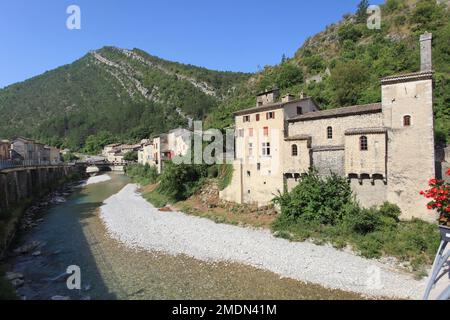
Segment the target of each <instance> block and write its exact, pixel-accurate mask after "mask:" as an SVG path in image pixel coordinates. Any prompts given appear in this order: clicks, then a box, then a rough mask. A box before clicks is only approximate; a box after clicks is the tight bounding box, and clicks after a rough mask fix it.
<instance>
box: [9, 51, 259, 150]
mask: <svg viewBox="0 0 450 320" xmlns="http://www.w3.org/2000/svg"><path fill="white" fill-rule="evenodd" d="M249 77H250V75H248V74H244V73H232V72H218V71H211V70H207V69H205V68H199V67H194V66H191V65H183V64H180V63H175V62H169V61H165V60H162V59H159V58H157V57H154V56H151V55H148V54H147V53H145V52H143V51H141V50H138V49H134V50H131V51H130V50H124V49H118V48H113V47H105V48H102V49H100V50H96V51H92V52H90V53H88V54H87V55H86V56H84V57H83V58H81V59H80V60H78V61H76V62H74V63H72V64H69V65H66V66H63V67H60V68H58V69H55V70H52V71H49V72H46V73H44V74H42V75H40V76H37V77H35V78H32V79H29V80H27V81H25V82H22V83H18V84H14V85H12V86H9V87H7V88H5V89H3V90H0V114H1V115H2V116H1V117H0V137H5V138H7V137H11V136H13V135H23V136H27V137H33V138H37V139H40V140H42V141H45V142H48V143H51V144H52V145H57V146H62V147H69V148H72V149H79V148H81V147H83V146H84V145H85V142H86V140H87V139H88V138H89V140H90V141H91V142H92V141H96V140H98V141H101V142H109V141H117V140H122V141H127V140H130V141H131V140H137V139H141V138H144V137H148V136H149V135H151V134H157V133H161V132H164V131H166V130H169V129H172V128H174V127H177V126H186V125H187V123H188V119H189V118H194V119H202V118H203V117H204V116H205V115H206V114H207V113H208V112H210V111H211V110H212V109H214V108H215V107H216V106H217V105H218V103H219V102H220V101H222V100H223V99H224V98H225V97H226V96H227V95H229V94H230V93H231V92H232V91H233V90H234V88H235V87H236V86H237V85H238V84H239V83H241V82H243V81H245V80H247V79H248V78H249Z"/></svg>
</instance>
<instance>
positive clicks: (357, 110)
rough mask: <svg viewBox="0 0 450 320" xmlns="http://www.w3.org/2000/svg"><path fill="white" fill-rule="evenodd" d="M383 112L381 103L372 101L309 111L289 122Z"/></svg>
mask: <svg viewBox="0 0 450 320" xmlns="http://www.w3.org/2000/svg"><path fill="white" fill-rule="evenodd" d="M378 112H381V103H371V104H365V105H357V106H351V107H343V108H336V109H330V110H322V111H316V112H308V113H306V114H303V115H300V116H296V117H293V118H291V119H289V120H288V121H289V122H296V121H306V120H316V119H324V118H334V117H344V116H352V115H358V114H366V113H378Z"/></svg>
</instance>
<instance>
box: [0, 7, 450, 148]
mask: <svg viewBox="0 0 450 320" xmlns="http://www.w3.org/2000/svg"><path fill="white" fill-rule="evenodd" d="M366 6H367V1H362V2H361V4H360V6H359V8H357V9H358V10H357V12H356V13H355V14H347V15H345V16H344V17H343V19H342V21H340V22H338V23H335V24H331V25H329V26H328V27H327V28H326V29H325V30H324V31H323V32H321V33H319V34H317V35H315V36H313V37H311V38H309V39H307V40H306V41H305V43H304V44H303V46H302V47H301V48H300V49H299V50H298V51H297V52H296V53H295V55H294V56H293V57H291V58H286V57H284V56H283V58H282V61H281V63H280V64H279V65H276V66H266V67H265V68H264V69H263V70H261V71H260V72H258V73H256V74H244V73H233V72H219V71H211V70H208V69H205V68H199V67H195V66H191V65H184V64H180V63H176V62H170V61H166V60H163V59H160V58H157V57H154V56H151V55H149V54H147V53H145V52H144V51H142V50H139V49H133V50H124V49H119V48H114V47H105V48H102V49H100V50H96V51H92V52H90V53H89V54H87V55H86V56H84V57H83V58H81V59H80V60H78V61H75V62H74V63H72V64H69V65H66V66H63V67H60V68H58V69H55V70H52V71H49V72H46V73H44V74H42V75H40V76H38V77H35V78H32V79H29V80H27V81H25V82H22V83H18V84H15V85H12V86H9V87H7V88H5V89H3V90H0V114H1V115H2V117H0V137H1V138H8V137H11V136H14V135H23V136H28V137H32V138H37V139H40V140H42V141H44V142H47V143H50V144H52V145H55V146H60V147H68V148H71V149H74V150H78V149H81V148H84V149H85V151H86V152H94V151H96V150H98V148H99V147H101V146H102V145H105V144H107V143H110V142H115V141H122V142H131V141H136V140H139V139H142V138H145V137H148V136H150V135H153V134H158V133H161V132H164V131H167V130H169V129H172V128H175V127H178V126H186V125H187V124H188V122H189V120H191V119H206V127H215V128H224V127H226V126H229V125H231V124H232V122H233V118H232V113H233V112H234V111H237V110H239V109H243V108H248V107H251V106H254V105H255V95H256V93H258V92H260V91H263V90H265V89H267V88H272V87H279V88H280V89H281V91H282V94H285V93H292V94H299V93H300V92H301V91H303V92H304V93H305V94H307V95H309V96H312V97H313V98H314V99H315V100H316V101H317V102H318V103H319V104H320V105H321V107H322V108H323V109H329V108H337V107H343V106H348V105H353V104H364V103H372V102H378V101H380V100H381V90H380V81H379V79H380V78H382V77H385V76H389V75H394V74H399V73H406V72H416V71H418V70H419V68H420V59H419V41H418V40H419V36H420V34H422V33H424V32H425V31H429V32H432V33H433V38H434V41H433V68H434V70H435V97H434V98H435V100H434V102H435V118H436V136H437V141H438V142H440V143H444V142H445V141H446V140H447V141H450V108H449V105H450V13H449V9H448V7H447V6H446V5H445V4H441V5H438V4H437V3H436V0H387V1H386V2H385V4H384V5H382V23H381V30H376V29H374V30H370V29H368V28H367V26H366V20H367V16H366V14H365V8H366ZM293 41H295V39H293ZM317 75H320V76H321V77H322V78H323V81H321V82H314V81H312V82H311V81H308V80H310V79H311V77H313V76H317Z"/></svg>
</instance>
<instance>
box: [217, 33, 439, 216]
mask: <svg viewBox="0 0 450 320" xmlns="http://www.w3.org/2000/svg"><path fill="white" fill-rule="evenodd" d="M431 42H432V35H431V34H428V33H427V34H424V35H422V36H421V37H420V48H421V70H420V72H416V73H412V74H403V75H398V76H390V77H386V78H384V79H381V94H382V101H381V102H380V103H373V104H367V105H357V106H351V107H345V108H337V109H332V110H320V107H319V106H318V105H317V103H315V101H314V100H313V99H312V98H310V97H304V96H300V97H299V98H298V99H295V98H294V97H292V96H290V95H287V96H285V97H283V98H282V99H281V101H280V102H278V97H279V94H278V90H272V91H268V92H264V93H262V94H260V95H258V96H257V106H256V107H253V108H249V109H245V110H240V111H238V112H235V113H234V119H235V130H236V138H235V140H236V141H235V145H236V151H235V160H234V162H233V167H234V174H233V178H232V182H231V184H230V185H229V186H228V187H227V188H226V189H225V190H223V191H221V192H220V197H221V198H222V199H224V200H228V201H233V202H237V203H255V204H257V205H259V206H264V205H267V204H269V203H270V202H271V199H273V198H274V196H276V195H277V194H278V192H283V190H286V191H289V190H291V189H292V188H294V187H295V185H296V184H297V182H298V180H299V179H300V177H301V175H302V174H304V173H305V172H307V171H308V170H309V168H311V167H314V168H316V169H317V170H318V172H319V174H321V175H327V174H330V172H334V173H337V174H339V175H341V176H344V177H346V178H347V179H348V180H349V182H350V184H351V187H352V190H353V191H354V193H355V195H356V197H357V200H358V201H359V202H360V203H361V204H362V205H363V206H366V207H370V206H373V205H380V204H382V203H383V202H385V201H389V202H392V203H396V204H397V205H399V207H400V208H401V209H402V212H403V218H412V217H418V218H423V219H428V220H429V219H430V217H429V214H428V213H427V212H426V210H424V208H425V203H426V199H424V198H423V197H422V196H420V195H419V190H421V188H423V187H424V186H426V185H427V181H428V179H429V178H430V177H434V176H435V173H436V172H435V154H434V128H433V126H434V123H433V72H432V66H431ZM431 218H432V217H431Z"/></svg>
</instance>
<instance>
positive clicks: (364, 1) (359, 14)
mask: <svg viewBox="0 0 450 320" xmlns="http://www.w3.org/2000/svg"><path fill="white" fill-rule="evenodd" d="M367 8H369V1H368V0H361V1H360V3H359V4H358V10H357V11H356V20H357V21H358V22H359V23H363V22H365V21H367V17H368V15H367Z"/></svg>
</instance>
